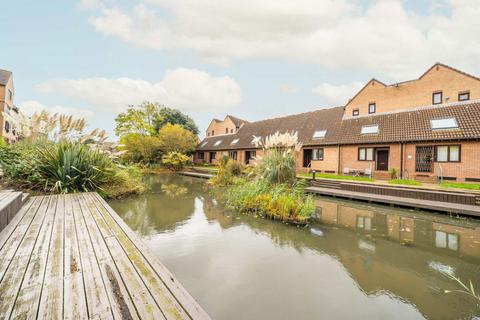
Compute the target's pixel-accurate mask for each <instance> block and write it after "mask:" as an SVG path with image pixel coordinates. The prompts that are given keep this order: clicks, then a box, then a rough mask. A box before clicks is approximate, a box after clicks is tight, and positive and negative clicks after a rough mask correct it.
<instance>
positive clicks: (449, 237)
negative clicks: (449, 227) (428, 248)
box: [435, 230, 458, 251]
mask: <svg viewBox="0 0 480 320" xmlns="http://www.w3.org/2000/svg"><path fill="white" fill-rule="evenodd" d="M435 247H437V248H442V249H447V248H448V249H450V250H453V251H458V234H454V233H446V232H443V231H439V230H435Z"/></svg>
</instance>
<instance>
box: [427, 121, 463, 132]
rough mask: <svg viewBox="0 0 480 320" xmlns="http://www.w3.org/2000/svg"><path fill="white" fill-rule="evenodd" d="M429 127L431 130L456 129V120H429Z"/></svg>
mask: <svg viewBox="0 0 480 320" xmlns="http://www.w3.org/2000/svg"><path fill="white" fill-rule="evenodd" d="M430 125H431V126H432V129H433V130H443V129H458V123H457V119H456V118H445V119H433V120H430Z"/></svg>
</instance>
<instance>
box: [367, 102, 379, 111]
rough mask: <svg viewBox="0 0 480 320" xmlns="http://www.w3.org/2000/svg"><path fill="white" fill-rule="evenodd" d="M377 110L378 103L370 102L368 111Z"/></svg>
mask: <svg viewBox="0 0 480 320" xmlns="http://www.w3.org/2000/svg"><path fill="white" fill-rule="evenodd" d="M375 112H377V105H376V104H375V103H374V102H373V103H370V104H368V113H375Z"/></svg>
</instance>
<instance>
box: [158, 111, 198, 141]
mask: <svg viewBox="0 0 480 320" xmlns="http://www.w3.org/2000/svg"><path fill="white" fill-rule="evenodd" d="M159 115H160V117H158V118H156V121H155V129H156V130H157V132H158V131H160V129H162V127H163V126H165V125H166V124H167V123H170V124H178V125H180V126H181V127H182V128H184V129H186V130H188V131H190V132H192V133H193V134H195V135H197V134H198V133H199V130H198V127H197V125H196V124H195V122H193V120H192V118H190V117H189V116H188V115H186V114H184V113H183V112H181V111H180V110H177V109H171V108H167V107H163V108H161V109H160V110H159Z"/></svg>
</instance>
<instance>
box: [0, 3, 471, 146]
mask: <svg viewBox="0 0 480 320" xmlns="http://www.w3.org/2000/svg"><path fill="white" fill-rule="evenodd" d="M4 1H5V0H0V3H1V2H4ZM1 7H2V18H1V19H0V39H2V40H1V42H2V45H1V47H0V69H7V70H10V71H12V72H13V75H14V85H15V99H14V102H15V104H16V105H17V106H19V108H20V109H21V110H22V111H23V112H25V113H26V114H31V113H33V112H35V111H38V110H42V109H46V110H49V111H52V112H60V113H67V114H74V115H76V116H81V117H85V118H86V119H87V121H88V123H89V125H90V127H91V128H100V129H105V130H107V132H109V133H110V135H111V139H112V140H115V139H116V137H115V136H114V131H113V129H114V127H115V122H114V119H115V116H116V115H117V114H118V113H120V112H122V111H124V110H126V108H127V106H128V105H138V104H140V103H141V102H143V101H152V102H159V103H160V104H163V105H165V106H169V107H172V108H177V109H180V110H181V111H183V112H185V113H187V114H189V115H190V116H191V117H192V118H193V119H194V120H195V122H196V123H197V124H198V126H199V128H200V130H201V131H202V134H203V132H204V131H205V129H206V127H207V126H208V124H209V122H210V120H211V119H212V118H214V117H215V118H221V119H223V118H224V117H225V115H227V114H231V115H234V116H237V117H240V118H243V119H245V120H250V121H254V120H260V119H265V118H272V117H278V116H284V115H288V114H294V113H301V112H306V111H312V110H316V109H319V108H328V107H333V106H339V105H344V104H345V103H346V102H347V101H348V99H349V98H351V97H352V96H353V95H354V94H355V93H356V92H357V91H358V90H359V89H361V88H362V86H363V85H365V84H366V83H367V82H368V80H370V79H371V78H376V79H378V80H380V81H382V82H385V83H396V82H400V81H404V80H410V79H415V78H418V77H419V76H420V75H421V74H422V73H423V72H424V71H426V70H427V69H428V68H429V67H430V66H432V65H433V64H434V63H436V62H442V63H445V64H448V65H451V66H453V67H456V68H459V69H461V70H463V71H466V72H468V73H471V74H474V75H477V76H478V75H480V64H479V63H478V57H480V36H479V34H480V19H478V17H479V16H480V0H450V1H448V0H444V1H433V0H424V1H421V0H382V1H374V0H362V1H358V0H357V1H353V0H242V1H238V0H181V1H179V0H130V1H123V0H76V1H75V0H71V1H65V0H49V1H33V0H31V1H26V0H16V1H9V2H8V5H6V4H4V5H2V6H1Z"/></svg>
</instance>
